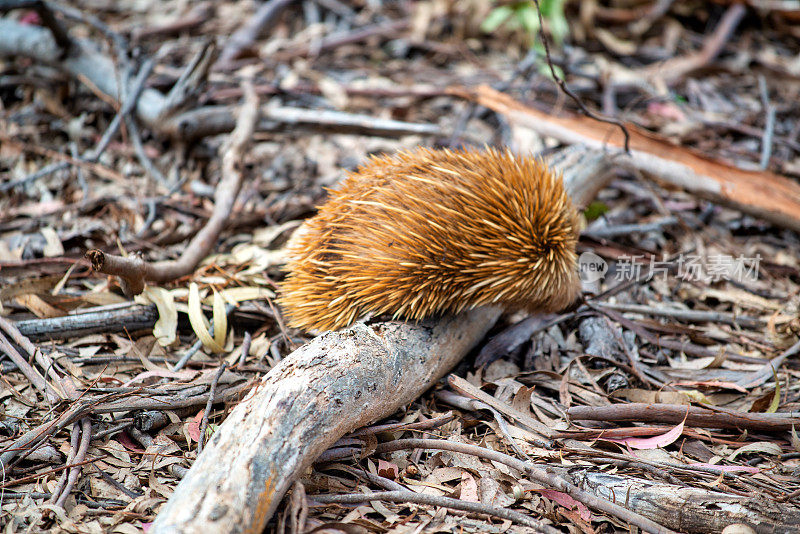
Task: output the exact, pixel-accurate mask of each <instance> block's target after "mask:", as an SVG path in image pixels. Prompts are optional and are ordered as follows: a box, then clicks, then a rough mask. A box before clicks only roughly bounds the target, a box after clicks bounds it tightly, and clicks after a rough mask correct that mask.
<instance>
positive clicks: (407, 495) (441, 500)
mask: <svg viewBox="0 0 800 534" xmlns="http://www.w3.org/2000/svg"><path fill="white" fill-rule="evenodd" d="M310 498H311V499H313V500H315V501H317V502H321V503H324V504H328V503H330V504H333V503H340V504H357V503H363V502H370V501H389V502H396V503H409V502H413V503H416V504H425V505H428V506H441V507H443V508H450V509H451V510H463V511H465V512H472V513H476V514H485V515H488V516H494V517H500V518H503V519H508V520H510V521H513V522H514V523H517V524H520V525H525V526H527V527H531V528H534V529H536V530H537V531H539V532H546V533H547V534H558V533H559V532H560V531H559V530H558V529H556V528H553V527H552V526H550V525H548V524H546V523H543V522H542V521H539V520H538V519H534V518H532V517H530V516H527V515H525V514H521V513H519V512H515V511H514V510H508V509H506V508H498V507H497V506H490V505H488V504H483V503H479V502H470V501H462V500H461V499H454V498H452V497H442V496H438V495H427V494H424V493H416V492H414V491H410V490H398V491H376V492H372V493H364V494H359V493H351V494H347V495H313V496H311V497H310Z"/></svg>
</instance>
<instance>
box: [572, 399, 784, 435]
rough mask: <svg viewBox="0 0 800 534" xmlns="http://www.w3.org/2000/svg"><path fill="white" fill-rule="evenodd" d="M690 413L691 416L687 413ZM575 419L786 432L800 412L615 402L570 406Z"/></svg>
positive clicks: (573, 419)
mask: <svg viewBox="0 0 800 534" xmlns="http://www.w3.org/2000/svg"><path fill="white" fill-rule="evenodd" d="M687 413H688V416H687ZM567 415H568V416H569V418H570V420H572V421H638V422H644V423H674V424H677V423H680V422H681V421H683V420H684V418H686V424H687V425H689V426H698V427H702V428H735V429H739V430H751V431H759V432H785V431H787V430H791V429H792V427H798V426H800V415H798V414H797V413H795V412H792V413H751V412H737V411H735V410H729V409H727V408H721V407H715V408H714V409H713V410H712V409H707V408H699V407H696V406H683V405H680V404H643V403H630V404H615V405H611V406H573V407H572V408H570V409H569V410H567Z"/></svg>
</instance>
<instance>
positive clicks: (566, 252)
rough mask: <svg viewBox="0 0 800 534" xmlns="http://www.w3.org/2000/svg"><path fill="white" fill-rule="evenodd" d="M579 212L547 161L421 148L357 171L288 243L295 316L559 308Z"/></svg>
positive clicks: (303, 324)
mask: <svg viewBox="0 0 800 534" xmlns="http://www.w3.org/2000/svg"><path fill="white" fill-rule="evenodd" d="M578 225H579V223H578V213H577V211H576V209H575V207H574V206H573V205H572V202H571V201H570V198H569V196H568V195H567V193H566V192H565V190H564V187H563V184H562V180H561V178H560V177H559V176H557V175H556V174H555V173H554V172H553V171H551V170H550V169H549V168H548V167H547V166H546V165H545V164H544V163H543V162H541V161H540V160H537V159H534V158H531V157H519V156H516V155H514V154H512V153H511V152H510V151H505V152H503V151H500V150H495V149H486V150H433V149H428V148H418V149H416V150H411V151H407V152H400V153H397V154H394V155H383V156H378V157H373V158H372V159H370V160H369V161H368V162H367V164H365V165H364V166H362V167H360V168H359V169H358V170H357V171H355V172H352V173H350V174H349V176H348V177H347V178H346V179H345V180H344V182H343V183H342V184H341V188H340V189H339V190H338V191H332V192H331V197H330V199H329V200H328V201H327V202H326V203H325V204H324V205H322V206H321V207H320V208H319V212H318V213H317V214H316V215H315V216H314V217H312V218H311V219H308V220H307V221H306V222H305V224H304V225H303V227H301V229H300V230H299V232H300V233H299V234H297V235H296V236H294V237H293V239H292V242H291V243H290V245H289V254H290V260H289V262H288V264H287V266H286V270H287V272H288V274H287V277H286V280H285V281H284V283H283V287H282V296H281V298H280V303H281V304H282V305H283V307H284V310H285V311H286V313H287V316H288V319H289V324H290V325H291V326H294V327H298V328H305V329H319V330H329V329H336V328H342V327H345V326H348V325H349V324H351V323H352V322H354V321H355V320H356V319H358V318H360V317H363V316H365V315H368V314H372V315H380V314H391V315H392V316H393V317H395V318H396V317H403V318H406V319H410V320H418V319H422V318H425V317H429V316H433V315H438V314H444V313H456V312H459V311H462V310H466V309H470V308H475V307H478V306H484V305H502V306H503V307H505V308H506V309H526V310H529V311H532V312H551V311H557V310H560V309H562V308H564V307H566V306H568V305H569V304H570V303H571V302H572V301H573V300H574V299H575V298H576V297H577V293H578V290H579V287H580V283H579V279H578V272H577V259H576V254H575V244H576V241H577V238H578V231H579V228H578Z"/></svg>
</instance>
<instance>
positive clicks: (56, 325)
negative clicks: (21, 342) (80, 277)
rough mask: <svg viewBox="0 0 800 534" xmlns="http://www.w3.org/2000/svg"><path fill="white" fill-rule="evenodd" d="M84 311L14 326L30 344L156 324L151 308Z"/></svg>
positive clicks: (156, 313)
mask: <svg viewBox="0 0 800 534" xmlns="http://www.w3.org/2000/svg"><path fill="white" fill-rule="evenodd" d="M104 308H105V309H102V310H95V309H88V310H85V311H84V312H81V313H77V314H75V315H65V316H64V317H48V318H45V319H27V320H25V321H17V322H16V323H14V324H15V326H16V327H17V328H18V329H19V331H20V332H21V333H22V334H23V335H24V336H26V337H28V338H31V339H33V340H40V339H67V338H70V337H78V336H84V335H88V334H96V333H113V332H125V331H127V332H136V331H138V330H144V329H146V328H152V327H153V325H154V324H155V323H156V321H157V320H158V310H157V309H156V307H155V305H149V306H141V305H125V307H117V308H114V309H107V307H104Z"/></svg>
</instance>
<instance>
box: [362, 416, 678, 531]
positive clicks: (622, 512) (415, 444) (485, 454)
mask: <svg viewBox="0 0 800 534" xmlns="http://www.w3.org/2000/svg"><path fill="white" fill-rule="evenodd" d="M684 413H685V410H684ZM409 448H421V449H438V450H445V451H453V452H460V453H464V454H471V455H473V456H477V457H479V458H484V459H486V460H490V461H495V462H499V463H502V464H505V465H507V466H509V467H512V468H514V469H516V470H518V471H521V472H523V473H526V474H527V475H528V476H529V477H531V479H533V480H534V481H536V482H538V483H539V484H542V485H543V486H545V487H548V488H553V489H556V490H558V491H562V492H564V493H566V494H567V495H569V496H570V497H572V498H573V499H575V500H576V501H578V502H581V503H583V504H585V505H586V506H589V507H591V508H594V509H596V510H600V511H602V512H605V513H607V514H609V515H612V516H614V517H616V518H618V519H621V520H622V521H625V522H627V523H630V524H631V525H635V526H637V527H639V528H641V529H642V530H644V531H646V532H654V533H659V534H662V533H663V534H667V533H672V532H673V531H671V530H669V529H667V528H665V527H662V526H661V525H659V524H658V523H656V522H654V521H651V520H650V519H647V518H646V517H644V516H642V515H640V514H637V513H635V512H632V511H630V510H628V509H626V508H623V507H622V506H620V505H618V504H616V503H613V502H610V501H607V500H605V499H603V498H601V497H598V496H596V495H592V494H591V493H589V492H587V491H584V490H582V489H580V488H578V487H577V486H575V485H574V484H572V483H570V482H568V481H567V480H566V479H565V478H563V477H562V476H560V475H558V474H556V473H555V472H553V470H552V468H549V467H546V468H541V467H536V466H534V465H532V464H531V463H530V462H523V461H522V460H518V459H516V458H514V457H513V456H509V455H507V454H503V453H502V452H497V451H493V450H491V449H486V448H484V447H478V446H477V445H469V444H466V443H457V442H453V441H446V440H438V439H398V440H395V441H390V442H388V443H381V444H379V445H378V447H377V449H375V452H377V453H384V452H393V451H397V450H402V449H409Z"/></svg>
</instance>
